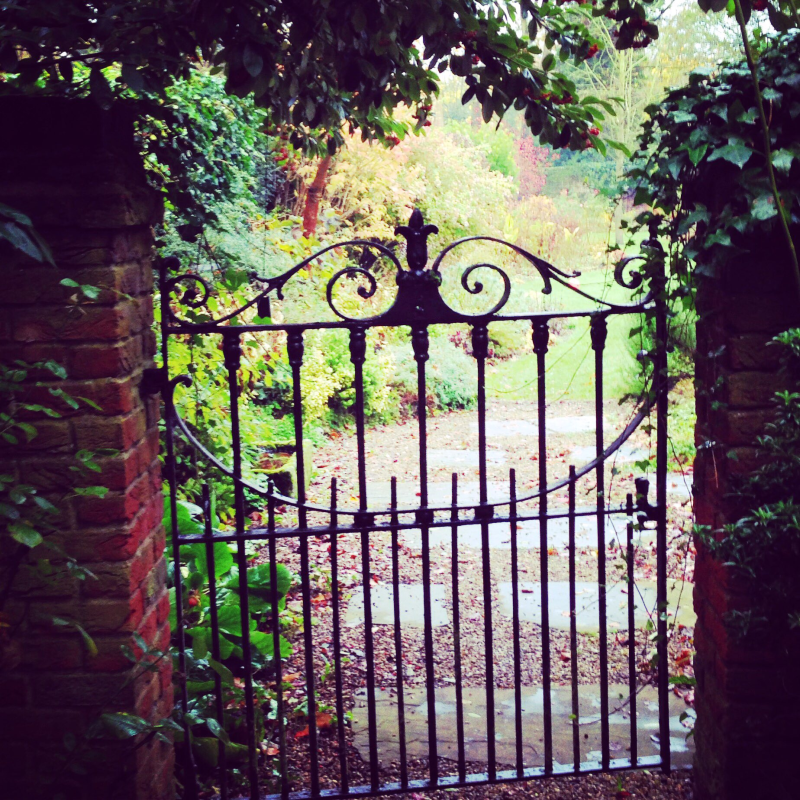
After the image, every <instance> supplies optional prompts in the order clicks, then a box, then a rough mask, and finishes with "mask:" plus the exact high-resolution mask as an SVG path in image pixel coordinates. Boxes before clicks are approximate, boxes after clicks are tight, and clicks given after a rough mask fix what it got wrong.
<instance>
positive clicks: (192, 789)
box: [162, 279, 198, 800]
mask: <svg viewBox="0 0 800 800" xmlns="http://www.w3.org/2000/svg"><path fill="white" fill-rule="evenodd" d="M162 280H163V279H162ZM163 352H164V353H165V355H164V363H165V367H164V368H165V369H166V351H163ZM174 388H175V387H174V386H170V387H169V389H168V391H167V393H166V394H165V397H164V417H165V431H166V437H165V438H166V444H167V458H166V467H167V480H168V481H169V505H170V512H171V515H172V530H171V534H172V565H173V567H172V568H173V575H174V579H175V618H176V619H177V621H178V630H177V635H178V671H179V672H180V674H181V675H183V676H185V675H186V631H185V628H184V619H183V579H182V576H181V556H180V543H179V542H178V534H179V531H178V497H177V491H178V480H177V477H176V474H175V443H174V438H173V437H174V427H173V426H174V414H175V410H174V405H173V392H174ZM180 693H181V710H182V712H183V720H182V724H183V734H184V739H183V741H184V744H183V747H182V748H181V751H182V752H181V757H182V760H183V762H184V769H185V770H186V776H187V779H186V783H185V787H184V788H185V791H186V799H187V800H196V799H197V796H198V793H197V776H196V772H195V764H194V758H193V756H192V748H191V747H190V745H189V742H190V741H191V736H190V730H189V723H188V722H187V720H186V716H187V714H188V713H189V692H188V689H187V686H186V678H185V677H184V678H183V679H182V680H181V681H180Z"/></svg>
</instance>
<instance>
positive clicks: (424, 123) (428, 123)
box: [422, 119, 431, 128]
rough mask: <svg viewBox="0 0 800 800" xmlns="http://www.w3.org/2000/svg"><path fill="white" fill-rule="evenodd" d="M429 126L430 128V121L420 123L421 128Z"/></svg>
mask: <svg viewBox="0 0 800 800" xmlns="http://www.w3.org/2000/svg"><path fill="white" fill-rule="evenodd" d="M430 126H431V121H430V120H429V119H426V120H425V122H423V123H422V127H423V128H430Z"/></svg>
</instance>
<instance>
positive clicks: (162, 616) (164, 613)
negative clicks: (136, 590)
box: [156, 592, 169, 625]
mask: <svg viewBox="0 0 800 800" xmlns="http://www.w3.org/2000/svg"><path fill="white" fill-rule="evenodd" d="M156 608H157V614H158V624H159V625H162V624H163V623H164V622H166V620H167V618H168V617H169V594H168V593H167V592H164V594H163V595H162V596H161V598H160V599H159V600H158V602H157V605H156Z"/></svg>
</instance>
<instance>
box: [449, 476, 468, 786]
mask: <svg viewBox="0 0 800 800" xmlns="http://www.w3.org/2000/svg"><path fill="white" fill-rule="evenodd" d="M450 521H451V522H452V525H451V528H450V538H451V542H450V553H451V562H452V578H453V676H454V678H455V681H456V740H457V742H458V777H459V780H461V781H466V779H467V759H466V751H465V749H464V690H463V686H462V685H461V602H460V597H459V590H458V549H459V548H458V473H457V472H454V473H453V477H452V498H451V508H450Z"/></svg>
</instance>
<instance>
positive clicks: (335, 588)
mask: <svg viewBox="0 0 800 800" xmlns="http://www.w3.org/2000/svg"><path fill="white" fill-rule="evenodd" d="M337 508H338V496H337V487H336V478H331V605H332V611H333V673H334V681H335V683H336V735H337V740H338V743H339V772H340V774H341V779H342V792H344V793H345V794H347V792H348V791H349V776H348V771H347V739H346V738H345V730H344V697H343V695H342V629H341V624H342V623H341V617H340V615H339V536H338V534H337V532H336V528H337V527H338V525H339V515H338V513H337Z"/></svg>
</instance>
